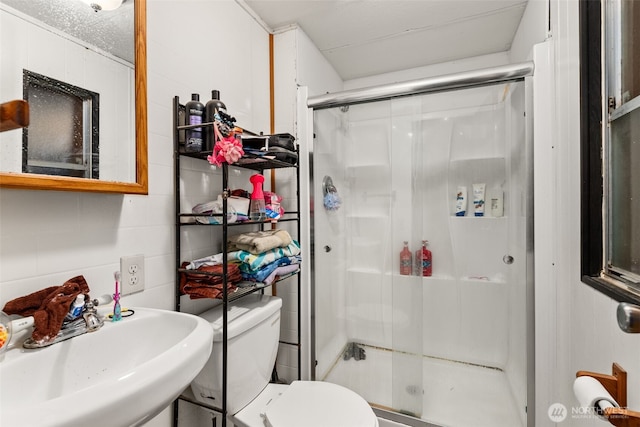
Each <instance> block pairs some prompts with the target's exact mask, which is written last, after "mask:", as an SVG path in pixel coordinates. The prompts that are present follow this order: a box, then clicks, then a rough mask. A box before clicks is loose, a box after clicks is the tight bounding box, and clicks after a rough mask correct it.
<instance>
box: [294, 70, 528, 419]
mask: <svg viewBox="0 0 640 427" xmlns="http://www.w3.org/2000/svg"><path fill="white" fill-rule="evenodd" d="M533 73H534V63H533V62H532V61H528V62H522V63H517V64H510V65H504V66H498V67H491V68H484V69H479V70H472V71H465V72H461V73H453V74H447V75H442V76H435V77H428V78H424V79H418V80H411V81H407V82H401V83H393V84H388V85H380V86H374V87H367V88H362V89H353V90H347V91H342V92H336V93H328V94H323V95H319V96H308V93H307V88H306V87H302V88H299V89H298V117H299V121H298V126H299V129H298V130H299V132H300V135H301V136H302V139H303V140H306V141H308V142H309V143H308V144H306V145H307V147H305V148H304V150H301V155H302V156H305V157H306V162H308V166H303V165H302V164H303V163H306V162H301V169H302V171H301V172H302V173H305V172H306V174H307V177H308V183H309V184H308V187H307V188H306V189H304V190H303V192H305V193H307V196H308V201H309V202H310V205H309V218H308V227H306V230H305V231H307V232H308V233H309V235H308V236H307V239H305V240H306V241H307V242H309V251H308V253H309V258H308V259H309V265H310V268H309V271H308V273H307V275H306V276H307V279H308V281H309V288H308V298H307V299H306V301H307V304H308V306H307V307H306V309H307V310H308V312H309V314H310V316H309V324H308V325H306V328H305V329H306V330H307V331H308V332H309V341H308V345H307V346H306V347H307V348H308V351H305V352H304V353H306V354H305V355H306V356H307V357H308V359H307V360H308V366H307V367H306V372H307V375H306V377H308V378H310V379H312V380H316V378H315V371H316V370H315V366H316V364H317V361H316V349H315V339H316V336H315V319H316V313H315V241H314V237H315V236H314V231H313V224H314V203H313V201H314V199H316V197H315V196H316V195H315V194H314V173H313V164H314V163H313V160H314V159H313V138H314V131H313V115H314V111H315V110H321V109H328V108H335V107H342V106H349V105H354V104H362V103H368V102H375V101H384V100H390V99H392V98H398V97H404V96H412V95H423V94H429V93H436V92H443V91H452V90H459V89H467V88H473V87H479V86H487V85H492V84H500V83H508V82H516V81H524V82H525V109H526V111H530V112H532V111H533V108H532V99H531V98H532V93H533V90H532V88H531V77H532V76H533ZM525 126H526V127H527V135H528V136H527V140H528V141H527V143H528V144H529V146H528V147H527V156H526V158H527V163H528V165H527V167H528V170H530V171H533V153H532V151H533V144H532V141H533V137H532V135H531V131H532V118H531V117H529V119H528V120H527V122H526V125H525ZM526 180H527V182H526V187H527V191H526V194H527V206H528V209H527V214H526V220H527V221H526V253H527V261H526V264H527V265H526V276H527V277H526V279H525V280H526V285H525V286H526V295H527V307H526V311H527V314H526V333H527V339H526V343H527V349H526V357H527V367H526V372H527V386H526V388H527V391H526V394H527V407H528V408H529V409H530V410H528V411H527V416H526V418H527V420H526V425H527V427H534V425H535V411H534V410H531V409H532V408H535V384H534V366H535V360H534V357H535V345H534V341H533V339H534V309H533V295H534V259H533V249H534V248H533V172H531V173H529V174H528V176H527V177H526ZM317 200H318V201H319V200H320V199H317ZM301 309H303V307H301ZM373 409H374V412H375V413H376V414H377V415H378V416H379V417H381V418H385V419H388V420H391V421H396V422H400V423H403V424H406V425H410V426H415V427H432V426H433V427H435V426H434V425H433V424H430V423H428V422H426V421H423V420H418V419H416V418H412V417H408V416H406V415H403V414H400V413H396V412H392V411H387V410H383V409H379V408H373Z"/></svg>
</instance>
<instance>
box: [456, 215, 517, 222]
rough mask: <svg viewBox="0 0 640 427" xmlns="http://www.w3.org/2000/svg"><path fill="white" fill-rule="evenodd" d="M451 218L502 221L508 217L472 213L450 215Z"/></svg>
mask: <svg viewBox="0 0 640 427" xmlns="http://www.w3.org/2000/svg"><path fill="white" fill-rule="evenodd" d="M449 217H450V218H451V219H455V220H460V221H465V220H466V221H501V220H506V219H508V217H507V216H506V215H505V216H475V215H473V213H472V214H470V215H467V216H455V215H449Z"/></svg>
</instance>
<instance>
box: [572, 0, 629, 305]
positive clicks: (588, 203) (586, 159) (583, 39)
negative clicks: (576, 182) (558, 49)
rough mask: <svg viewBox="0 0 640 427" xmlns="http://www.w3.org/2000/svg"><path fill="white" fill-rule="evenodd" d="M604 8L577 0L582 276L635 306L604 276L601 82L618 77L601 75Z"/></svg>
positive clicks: (621, 286) (620, 285) (623, 287)
mask: <svg viewBox="0 0 640 427" xmlns="http://www.w3.org/2000/svg"><path fill="white" fill-rule="evenodd" d="M604 7H609V6H608V2H607V1H606V0H600V1H581V2H580V64H581V66H580V122H581V123H580V135H581V137H580V144H581V147H580V148H581V153H580V157H581V158H580V161H581V186H582V188H581V220H582V221H581V275H582V282H583V283H585V284H587V285H589V286H591V287H593V288H594V289H596V290H598V291H600V292H602V293H603V294H605V295H607V296H609V297H610V298H612V299H614V300H616V301H619V302H630V303H634V304H640V289H639V288H638V287H634V286H632V285H631V284H629V283H626V282H625V281H623V280H620V279H618V278H616V277H613V276H612V275H611V274H606V273H605V271H606V244H607V238H606V237H605V236H606V235H605V233H608V230H607V229H606V226H605V224H606V223H607V222H606V216H607V215H608V212H607V210H608V206H607V204H606V195H607V192H605V189H608V187H607V186H608V179H607V177H606V175H605V169H604V162H606V161H607V157H606V156H608V154H607V153H606V152H605V150H607V145H606V141H605V135H606V132H608V123H607V122H608V117H607V115H608V111H605V108H604V107H605V105H606V106H608V105H609V103H608V102H607V103H605V102H604V100H605V99H607V96H608V95H607V91H608V89H607V87H605V84H611V83H612V82H611V81H610V80H609V79H611V78H613V79H615V78H617V76H615V75H614V76H611V75H610V73H609V74H607V73H606V62H605V61H604V58H603V49H604V46H605V43H604V38H603V22H604V19H606V18H605V16H604V15H603V13H604ZM614 7H615V5H614ZM606 31H607V32H608V33H606V36H607V37H612V36H616V34H612V33H610V31H611V29H610V28H607V29H606ZM618 54H619V53H618ZM603 73H604V79H607V80H608V81H606V82H605V80H604V79H603ZM613 84H614V87H616V85H615V82H613ZM617 87H620V86H619V85H618V86H617ZM607 109H608V108H607Z"/></svg>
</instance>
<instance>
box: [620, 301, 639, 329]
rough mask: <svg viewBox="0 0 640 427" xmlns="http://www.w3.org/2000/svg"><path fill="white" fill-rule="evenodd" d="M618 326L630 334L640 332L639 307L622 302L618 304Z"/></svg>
mask: <svg viewBox="0 0 640 427" xmlns="http://www.w3.org/2000/svg"><path fill="white" fill-rule="evenodd" d="M617 317H618V326H620V329H622V330H623V331H625V332H627V333H630V334H638V333H640V307H638V306H637V305H633V304H629V303H628V302H623V303H620V304H619V305H618V312H617Z"/></svg>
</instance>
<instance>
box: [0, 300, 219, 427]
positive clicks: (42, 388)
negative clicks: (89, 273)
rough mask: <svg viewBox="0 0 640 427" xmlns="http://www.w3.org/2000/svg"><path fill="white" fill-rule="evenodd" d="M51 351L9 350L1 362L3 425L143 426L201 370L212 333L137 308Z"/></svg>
mask: <svg viewBox="0 0 640 427" xmlns="http://www.w3.org/2000/svg"><path fill="white" fill-rule="evenodd" d="M134 310H135V314H134V315H132V316H130V317H127V318H123V319H122V320H121V321H119V322H115V323H112V322H110V321H105V325H104V326H103V327H102V328H101V329H100V330H98V331H96V332H92V333H87V334H84V335H81V336H78V337H75V338H72V339H69V340H67V341H63V342H61V343H58V344H54V345H52V346H50V347H45V348H42V349H36V350H25V349H23V348H21V347H19V346H18V347H17V348H10V349H9V350H8V351H7V352H6V354H5V358H4V360H3V361H2V362H0V425H1V426H2V427H15V426H39V427H45V426H65V427H68V426H84V425H111V426H119V427H120V426H137V425H142V424H144V423H146V422H147V421H149V420H150V419H151V418H153V417H154V416H155V415H157V414H158V413H160V412H161V411H162V410H163V409H164V408H166V407H167V405H169V404H170V403H171V402H172V401H173V400H174V399H175V398H176V397H178V395H179V394H180V393H181V392H182V391H183V390H184V388H185V387H187V386H188V385H189V384H190V383H191V381H192V380H193V378H195V376H196V375H197V374H198V372H200V370H201V369H202V367H203V366H204V364H205V362H206V361H207V360H208V358H209V354H210V353H211V345H212V342H213V330H212V329H211V326H210V325H209V324H208V323H207V322H206V321H205V320H203V319H202V318H200V317H197V316H192V315H189V314H184V313H177V312H173V311H165V310H156V309H149V308H136V309H134Z"/></svg>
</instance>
